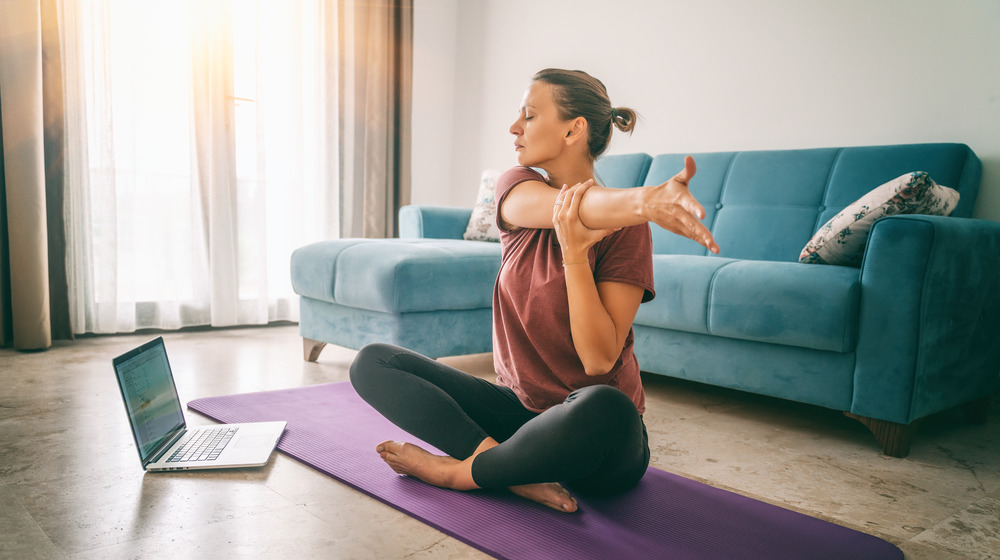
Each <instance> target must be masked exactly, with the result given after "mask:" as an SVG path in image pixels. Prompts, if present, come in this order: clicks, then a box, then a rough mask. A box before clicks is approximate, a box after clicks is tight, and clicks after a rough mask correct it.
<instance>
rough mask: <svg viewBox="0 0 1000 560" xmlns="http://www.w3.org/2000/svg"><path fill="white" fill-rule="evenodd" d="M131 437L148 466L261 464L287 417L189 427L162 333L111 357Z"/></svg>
mask: <svg viewBox="0 0 1000 560" xmlns="http://www.w3.org/2000/svg"><path fill="white" fill-rule="evenodd" d="M114 367H115V377H116V378H117V379H118V388H119V389H120V390H121V393H122V399H123V400H124V401H125V412H126V413H127V414H128V420H129V426H130V427H131V428H132V437H133V438H134V439H135V446H136V448H137V449H138V451H139V460H140V461H141V462H142V468H143V469H145V470H147V471H183V470H191V469H223V468H236V467H259V466H262V465H265V464H267V461H268V459H269V458H270V457H271V452H272V451H274V447H275V445H277V444H278V438H279V437H281V434H282V432H283V431H284V430H285V422H252V423H245V424H215V425H210V426H198V427H196V428H193V429H191V430H189V429H188V428H187V423H186V422H185V421H184V413H183V412H182V410H181V401H180V398H178V396H177V387H176V385H175V384H174V376H173V373H172V372H171V371H170V362H169V361H168V360H167V349H166V348H165V347H164V346H163V337H157V338H155V339H153V340H150V341H149V342H147V343H145V344H143V345H142V346H139V347H138V348H135V349H133V350H130V351H128V352H126V353H124V354H122V355H121V356H118V357H117V358H115V359H114Z"/></svg>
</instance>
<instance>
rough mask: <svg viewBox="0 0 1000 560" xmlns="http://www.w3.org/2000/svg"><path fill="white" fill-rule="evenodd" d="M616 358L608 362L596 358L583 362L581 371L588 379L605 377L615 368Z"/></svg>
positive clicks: (604, 359)
mask: <svg viewBox="0 0 1000 560" xmlns="http://www.w3.org/2000/svg"><path fill="white" fill-rule="evenodd" d="M617 358H618V357H617V356H615V359H613V360H609V359H607V358H597V359H590V360H584V361H583V371H584V372H585V373H586V374H587V375H588V376H590V377H597V376H599V375H607V374H608V373H610V372H611V370H612V369H614V367H615V363H617V362H618V359H617Z"/></svg>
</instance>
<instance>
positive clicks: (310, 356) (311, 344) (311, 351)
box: [302, 338, 326, 362]
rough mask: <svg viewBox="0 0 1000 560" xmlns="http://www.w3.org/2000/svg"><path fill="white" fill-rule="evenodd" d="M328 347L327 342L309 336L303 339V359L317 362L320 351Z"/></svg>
mask: <svg viewBox="0 0 1000 560" xmlns="http://www.w3.org/2000/svg"><path fill="white" fill-rule="evenodd" d="M323 348H326V343H325V342H320V341H318V340H310V339H308V338H303V339H302V359H304V360H305V361H307V362H315V361H316V360H318V359H319V353H320V352H322V351H323Z"/></svg>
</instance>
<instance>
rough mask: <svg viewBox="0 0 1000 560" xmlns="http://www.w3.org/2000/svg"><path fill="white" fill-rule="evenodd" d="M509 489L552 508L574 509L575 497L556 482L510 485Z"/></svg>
mask: <svg viewBox="0 0 1000 560" xmlns="http://www.w3.org/2000/svg"><path fill="white" fill-rule="evenodd" d="M509 489H510V491H511V492H513V493H515V494H517V495H518V496H521V497H522V498H527V499H529V500H531V501H533V502H538V503H540V504H542V505H544V506H549V507H550V508H552V509H557V510H559V511H564V512H566V513H573V512H574V511H576V507H577V506H576V498H574V497H573V496H570V495H569V492H567V491H566V489H565V488H563V487H562V485H560V484H558V483H556V482H542V483H539V484H524V485H522V486H511V487H510V488H509Z"/></svg>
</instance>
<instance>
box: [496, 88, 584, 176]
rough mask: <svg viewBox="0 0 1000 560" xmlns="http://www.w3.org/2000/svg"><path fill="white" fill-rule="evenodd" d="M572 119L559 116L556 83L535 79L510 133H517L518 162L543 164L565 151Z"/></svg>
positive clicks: (516, 149)
mask: <svg viewBox="0 0 1000 560" xmlns="http://www.w3.org/2000/svg"><path fill="white" fill-rule="evenodd" d="M571 125H572V121H564V120H562V119H561V118H559V108H558V107H557V106H556V103H555V100H553V99H552V86H551V85H550V84H548V83H546V82H542V81H534V82H532V83H531V86H529V87H528V90H527V91H525V92H524V99H523V100H522V102H521V111H520V113H519V114H518V116H517V120H516V121H514V124H512V125H510V133H511V134H513V135H514V149H515V151H516V152H517V163H518V164H519V165H523V166H525V167H541V168H543V169H545V164H546V163H547V162H550V161H552V160H554V159H555V158H557V157H558V156H559V155H560V154H562V153H563V150H564V148H565V147H566V146H565V143H564V141H563V139H564V138H565V137H566V135H567V134H568V133H569V131H570V130H571Z"/></svg>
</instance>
